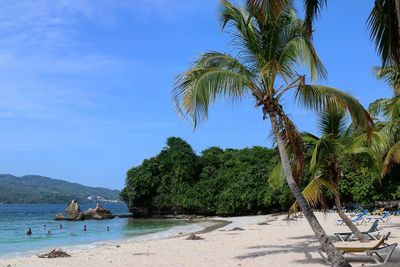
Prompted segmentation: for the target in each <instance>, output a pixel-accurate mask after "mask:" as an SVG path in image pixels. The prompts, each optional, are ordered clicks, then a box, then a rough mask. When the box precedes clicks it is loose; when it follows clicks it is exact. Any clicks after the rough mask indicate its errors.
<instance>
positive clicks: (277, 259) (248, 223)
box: [0, 213, 400, 267]
mask: <svg viewBox="0 0 400 267" xmlns="http://www.w3.org/2000/svg"><path fill="white" fill-rule="evenodd" d="M316 214H317V217H318V219H319V220H320V222H321V224H322V225H323V227H324V228H325V230H326V231H327V233H328V234H329V235H333V233H334V232H343V231H344V232H347V231H348V229H347V228H346V227H345V226H336V225H335V219H337V218H338V216H337V214H335V213H327V214H322V213H316ZM284 218H285V216H283V215H279V216H278V215H267V216H266V215H261V216H245V217H233V218H218V219H223V220H229V221H232V223H231V224H228V225H226V226H224V227H222V228H219V229H216V230H214V231H211V232H208V233H204V234H199V236H201V237H203V238H204V240H185V238H186V236H178V237H174V238H168V239H161V240H147V241H133V240H124V241H113V242H109V243H107V244H105V245H101V246H97V247H94V248H87V249H83V250H72V251H67V252H68V253H70V254H71V257H70V258H57V259H42V258H38V257H37V256H29V257H21V258H15V259H1V260H0V266H1V267H3V266H4V267H5V266H8V267H11V266H12V267H25V266H26V267H46V266H52V267H53V266H63V267H65V266H71V267H78V266H85V267H90V266H93V267H94V266H96V267H101V266H196V267H198V266H207V267H210V266H219V267H221V266H229V267H231V266H242V267H243V266H270V267H273V266H279V267H281V266H329V264H327V263H326V262H324V260H323V258H322V257H321V256H320V255H319V253H318V251H319V244H318V242H317V241H316V239H315V237H314V235H313V232H312V230H311V228H310V227H309V226H308V224H307V222H306V220H305V219H304V218H297V219H295V220H291V221H285V220H284ZM266 221H267V222H268V224H264V225H260V224H259V223H261V222H266ZM399 226H400V217H395V216H391V219H390V221H389V222H388V223H386V224H382V225H381V227H382V228H383V230H384V231H385V232H388V231H390V232H391V236H390V239H389V243H395V242H396V243H400V227H399ZM234 227H240V228H243V229H244V230H243V231H240V230H237V231H231V229H232V228H234ZM369 227H370V225H365V226H361V227H360V229H362V230H367V229H368V228H369ZM332 240H335V241H337V239H336V238H332ZM346 257H347V258H348V259H349V260H350V262H351V264H352V265H353V266H378V265H377V264H376V263H374V261H372V260H371V259H370V258H369V257H367V256H366V255H365V254H363V253H358V254H348V255H347V254H346ZM385 266H400V250H399V248H397V249H396V251H395V252H394V254H393V256H392V258H391V260H390V263H389V264H387V265H385Z"/></svg>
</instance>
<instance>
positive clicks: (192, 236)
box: [186, 234, 204, 240]
mask: <svg viewBox="0 0 400 267" xmlns="http://www.w3.org/2000/svg"><path fill="white" fill-rule="evenodd" d="M203 239H204V238H203V237H201V236H198V235H195V234H191V235H190V236H188V237H187V238H186V240H203Z"/></svg>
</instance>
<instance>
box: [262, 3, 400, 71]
mask: <svg viewBox="0 0 400 267" xmlns="http://www.w3.org/2000/svg"><path fill="white" fill-rule="evenodd" d="M255 1H256V0H255ZM278 2H279V0H278ZM327 2H328V0H304V8H305V13H306V19H305V20H306V25H307V32H308V33H309V34H310V35H311V33H312V25H313V21H314V20H315V19H316V18H317V17H318V16H319V14H320V12H321V10H322V8H324V7H325V6H326V5H327ZM367 23H368V28H369V30H370V34H371V38H372V39H373V40H374V41H375V45H376V49H377V51H378V53H379V54H380V56H381V59H382V66H390V65H392V64H394V65H395V66H397V68H400V0H375V1H374V7H373V8H372V10H371V13H370V15H369V17H368V20H367Z"/></svg>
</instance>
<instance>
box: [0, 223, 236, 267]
mask: <svg viewBox="0 0 400 267" xmlns="http://www.w3.org/2000/svg"><path fill="white" fill-rule="evenodd" d="M139 219H149V220H152V219H161V220H162V219H165V220H177V221H186V222H188V224H186V225H177V226H172V227H169V228H167V229H164V230H161V231H159V232H154V233H147V234H142V235H138V236H134V237H125V238H117V239H110V240H101V241H95V242H90V243H86V244H75V245H61V246H57V247H54V246H49V247H44V248H40V249H32V250H26V251H20V252H16V253H15V254H14V253H13V254H10V253H8V254H4V255H0V264H1V263H2V262H3V261H7V260H13V259H19V258H27V257H34V256H37V255H38V254H42V253H47V252H49V251H51V250H52V249H56V248H57V249H62V250H65V251H68V252H70V253H80V252H84V251H88V250H91V249H96V248H101V247H105V246H116V245H119V244H123V243H126V242H146V241H154V240H162V239H170V238H176V237H184V236H189V235H190V234H204V233H208V232H212V231H214V230H217V229H219V228H222V227H224V226H226V225H229V224H230V223H232V222H231V221H229V220H225V219H224V218H220V217H217V218H214V217H201V218H199V219H192V220H191V221H189V219H187V218H182V217H157V218H152V217H148V218H139ZM0 267H2V266H1V265H0Z"/></svg>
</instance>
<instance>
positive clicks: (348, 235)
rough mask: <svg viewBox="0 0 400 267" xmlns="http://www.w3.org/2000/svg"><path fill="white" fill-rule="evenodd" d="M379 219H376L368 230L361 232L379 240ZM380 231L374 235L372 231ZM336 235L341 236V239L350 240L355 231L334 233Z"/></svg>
mask: <svg viewBox="0 0 400 267" xmlns="http://www.w3.org/2000/svg"><path fill="white" fill-rule="evenodd" d="M378 224H379V220H375V221H374V223H373V224H372V225H371V228H369V230H368V231H365V232H361V233H362V234H363V235H365V236H367V237H368V238H370V239H374V240H377V239H379V232H378V231H379V229H378ZM375 232H378V235H376V236H374V235H372V233H375ZM334 235H335V236H336V237H337V238H339V240H340V241H350V240H351V239H352V238H353V236H354V234H353V232H346V233H334Z"/></svg>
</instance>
